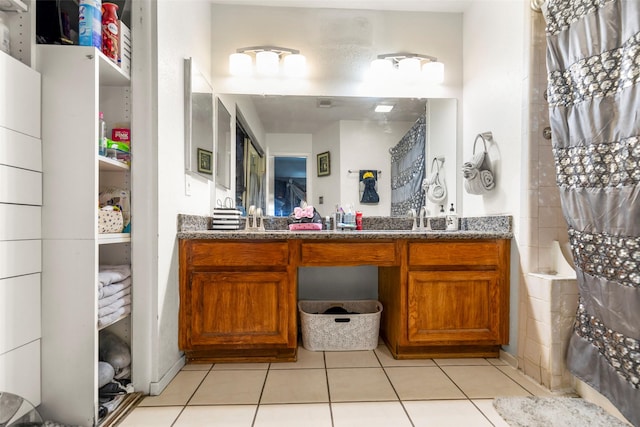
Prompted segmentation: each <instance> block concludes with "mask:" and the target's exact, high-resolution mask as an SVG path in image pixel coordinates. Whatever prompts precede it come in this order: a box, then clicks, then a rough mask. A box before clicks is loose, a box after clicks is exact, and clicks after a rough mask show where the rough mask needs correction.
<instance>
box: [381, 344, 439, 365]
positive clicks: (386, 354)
mask: <svg viewBox="0 0 640 427" xmlns="http://www.w3.org/2000/svg"><path fill="white" fill-rule="evenodd" d="M375 353H376V356H378V359H379V360H380V364H382V366H436V364H435V363H434V361H433V360H432V359H408V360H397V359H394V358H393V356H392V355H391V352H390V351H389V349H388V348H387V346H386V345H384V344H382V345H379V346H378V348H376V349H375Z"/></svg>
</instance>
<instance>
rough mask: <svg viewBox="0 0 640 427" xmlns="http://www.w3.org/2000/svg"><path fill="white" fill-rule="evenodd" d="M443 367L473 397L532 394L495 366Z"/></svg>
mask: <svg viewBox="0 0 640 427" xmlns="http://www.w3.org/2000/svg"><path fill="white" fill-rule="evenodd" d="M441 369H442V370H443V371H444V372H445V374H447V375H448V376H449V378H451V379H452V380H453V382H454V383H456V385H457V386H458V387H460V388H461V389H462V391H463V392H464V394H466V395H467V396H468V397H469V398H471V399H488V398H492V397H497V396H529V395H530V393H529V392H528V391H526V390H525V389H524V388H522V387H521V386H520V385H519V384H518V383H517V382H515V381H514V380H512V379H511V378H509V377H508V376H507V375H505V374H504V373H503V372H502V371H500V369H498V368H496V367H495V366H444V367H442V368H441Z"/></svg>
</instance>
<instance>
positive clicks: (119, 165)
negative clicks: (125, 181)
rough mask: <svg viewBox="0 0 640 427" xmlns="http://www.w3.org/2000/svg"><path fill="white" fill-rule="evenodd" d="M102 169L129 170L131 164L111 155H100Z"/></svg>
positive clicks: (99, 160)
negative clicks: (111, 157) (110, 156)
mask: <svg viewBox="0 0 640 427" xmlns="http://www.w3.org/2000/svg"><path fill="white" fill-rule="evenodd" d="M98 162H99V164H100V170H101V171H128V170H129V165H128V164H126V163H123V162H120V161H118V160H114V159H110V158H109V157H104V156H98Z"/></svg>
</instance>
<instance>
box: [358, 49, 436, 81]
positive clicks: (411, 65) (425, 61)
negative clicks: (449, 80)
mask: <svg viewBox="0 0 640 427" xmlns="http://www.w3.org/2000/svg"><path fill="white" fill-rule="evenodd" d="M370 70H371V73H372V74H373V76H374V77H375V78H386V77H388V76H389V75H391V74H392V73H393V74H396V75H397V76H398V78H399V79H400V80H401V81H405V82H409V83H414V82H417V81H419V80H420V77H421V76H422V78H423V79H424V80H425V81H427V82H430V83H442V82H443V81H444V64H443V63H442V62H438V59H437V58H435V57H433V56H429V55H422V54H418V53H385V54H382V55H378V57H377V58H376V59H374V60H373V61H371V67H370Z"/></svg>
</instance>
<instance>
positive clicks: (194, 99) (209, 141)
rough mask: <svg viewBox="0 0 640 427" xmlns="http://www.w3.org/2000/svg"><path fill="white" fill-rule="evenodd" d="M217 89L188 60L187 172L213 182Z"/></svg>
mask: <svg viewBox="0 0 640 427" xmlns="http://www.w3.org/2000/svg"><path fill="white" fill-rule="evenodd" d="M213 118H214V115H213V88H212V87H211V84H210V83H209V81H208V80H207V79H206V78H205V76H204V75H203V74H202V72H200V70H198V67H197V66H196V64H195V63H194V61H193V59H192V58H187V59H185V60H184V122H185V126H184V128H185V144H184V146H185V153H184V159H185V170H186V171H187V172H191V173H194V174H197V175H199V176H202V177H204V178H206V179H208V180H213V173H214V172H213V170H214V164H215V163H214V157H213Z"/></svg>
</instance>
